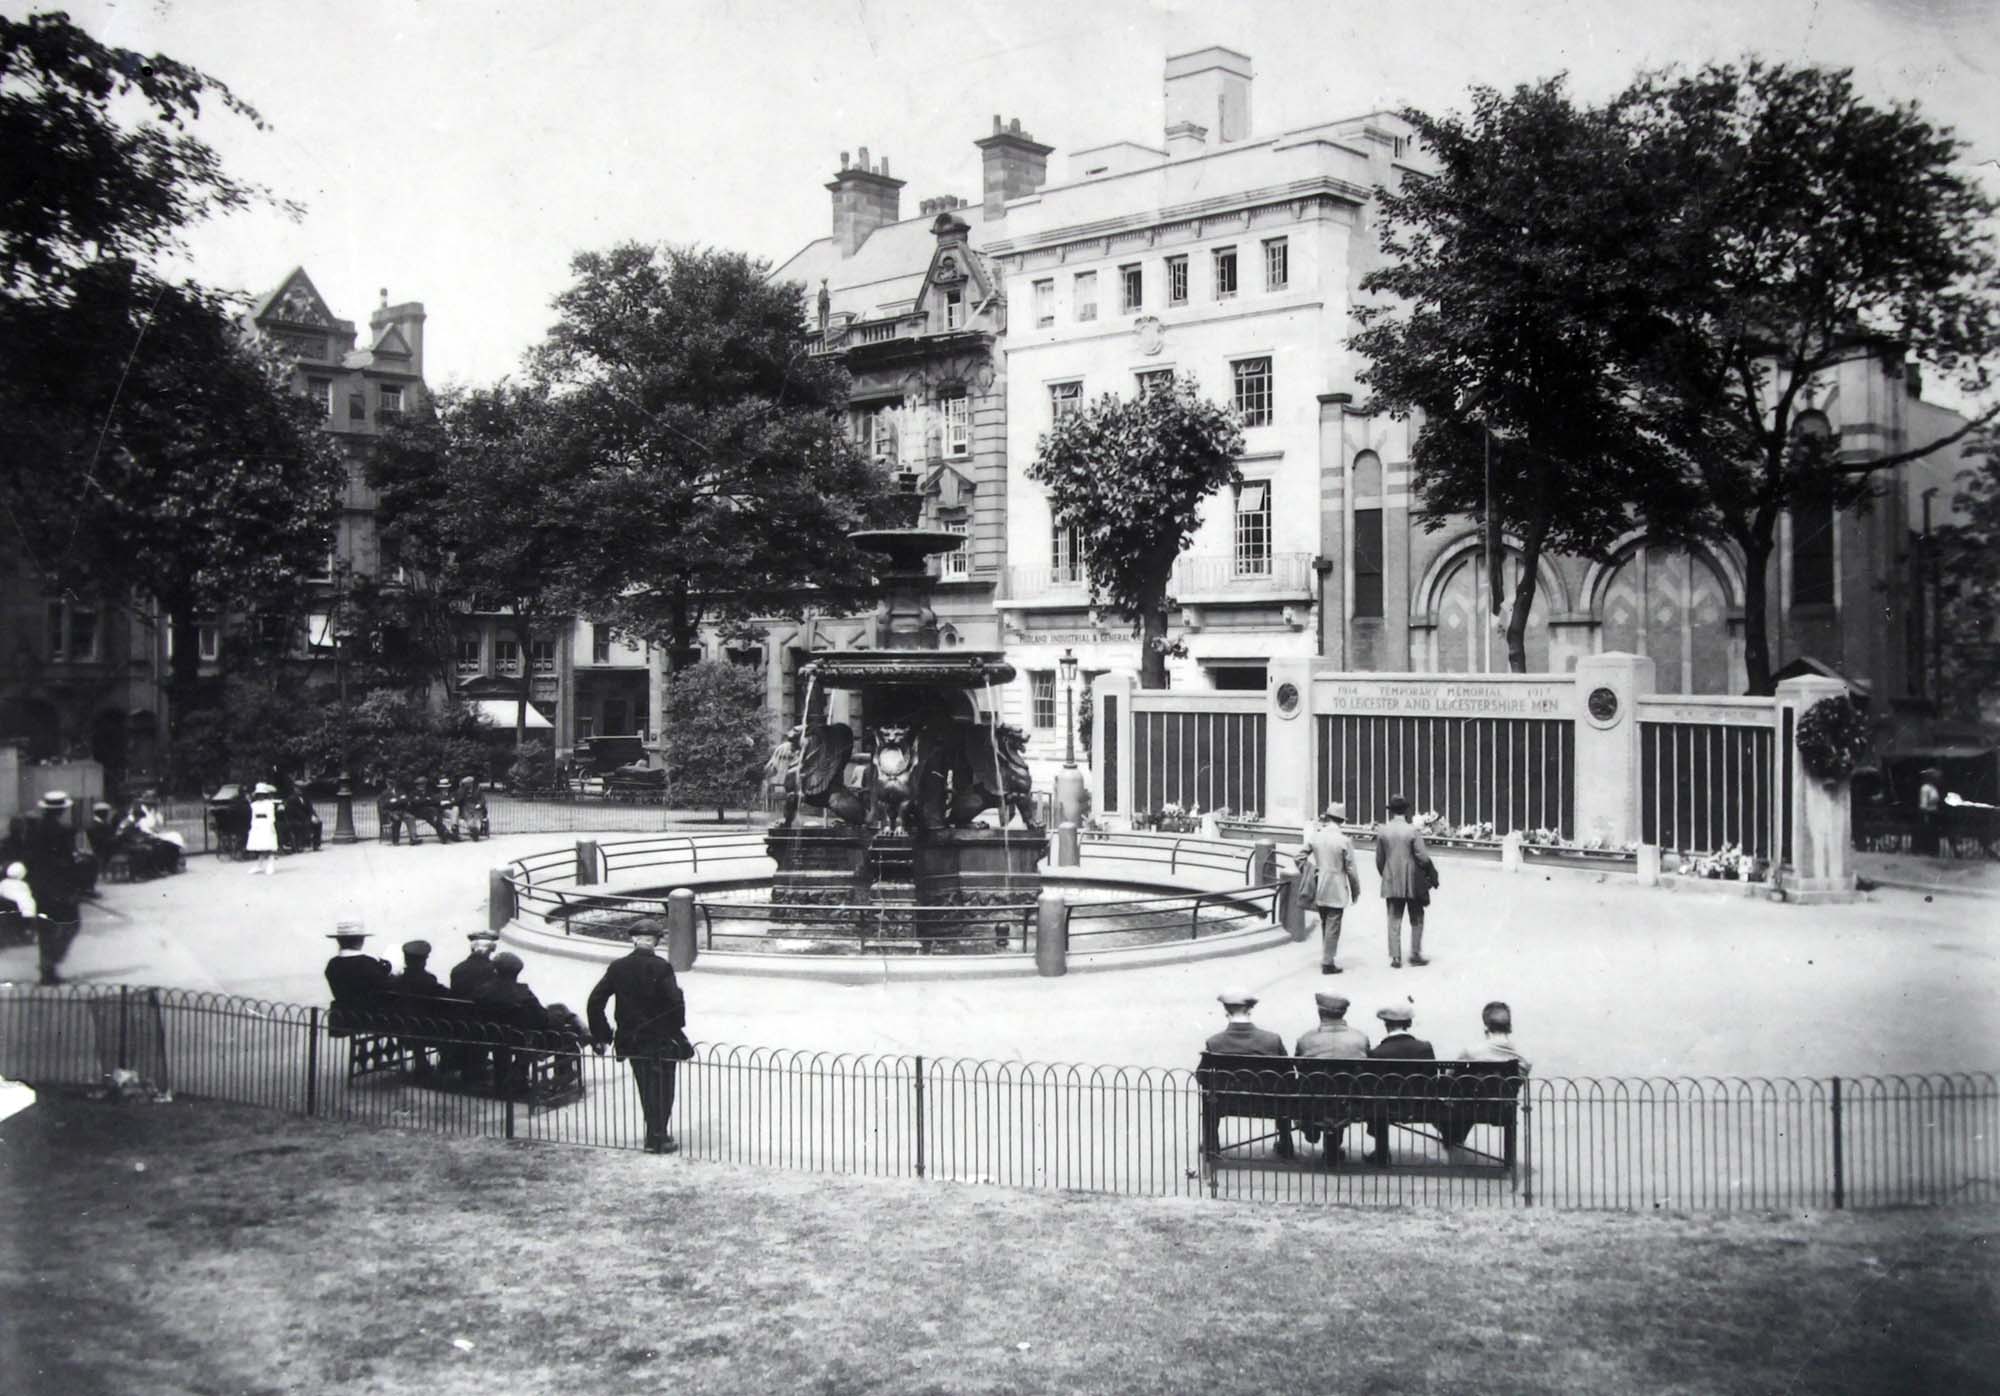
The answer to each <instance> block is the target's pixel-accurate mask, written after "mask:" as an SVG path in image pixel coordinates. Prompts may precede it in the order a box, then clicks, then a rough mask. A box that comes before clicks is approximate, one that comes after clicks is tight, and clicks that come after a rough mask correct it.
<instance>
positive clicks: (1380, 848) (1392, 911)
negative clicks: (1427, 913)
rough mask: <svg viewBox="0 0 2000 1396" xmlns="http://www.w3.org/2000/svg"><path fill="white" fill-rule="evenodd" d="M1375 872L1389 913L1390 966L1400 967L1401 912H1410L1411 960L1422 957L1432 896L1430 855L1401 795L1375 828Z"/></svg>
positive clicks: (1419, 961) (1419, 962)
mask: <svg viewBox="0 0 2000 1396" xmlns="http://www.w3.org/2000/svg"><path fill="white" fill-rule="evenodd" d="M1375 871H1376V872H1377V873H1379V874H1380V875H1381V887H1382V900H1383V903H1384V904H1385V905H1386V907H1387V909H1388V913H1389V968H1390V969H1401V968H1402V967H1403V913H1404V912H1405V911H1407V912H1408V913H1409V915H1410V963H1411V964H1413V965H1427V964H1429V963H1430V961H1429V960H1426V959H1425V958H1424V908H1425V907H1426V906H1427V905H1429V903H1430V899H1431V883H1430V876H1431V871H1432V869H1431V855H1430V850H1429V849H1428V848H1426V847H1424V834H1423V830H1421V829H1419V828H1417V826H1416V825H1414V824H1412V823H1411V822H1410V802H1409V801H1408V800H1406V799H1404V798H1403V797H1402V796H1401V795H1397V796H1394V797H1393V798H1391V799H1390V801H1389V819H1388V822H1387V823H1385V824H1381V825H1378V826H1377V827H1376V830H1375Z"/></svg>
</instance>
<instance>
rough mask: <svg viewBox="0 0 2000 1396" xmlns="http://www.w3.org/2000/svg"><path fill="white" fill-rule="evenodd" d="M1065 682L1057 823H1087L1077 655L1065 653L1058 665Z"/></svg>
mask: <svg viewBox="0 0 2000 1396" xmlns="http://www.w3.org/2000/svg"><path fill="white" fill-rule="evenodd" d="M1056 667H1057V668H1059V669H1061V670H1062V679H1063V733H1064V747H1063V752H1064V754H1063V768H1062V771H1061V772H1060V773H1059V774H1058V775H1057V776H1056V801H1055V804H1056V823H1057V824H1058V825H1061V824H1072V825H1074V824H1080V823H1081V822H1082V821H1083V799H1084V789H1083V772H1081V771H1079V770H1077V768H1076V653H1075V651H1073V650H1064V651H1063V652H1062V658H1061V659H1059V660H1057V661H1056Z"/></svg>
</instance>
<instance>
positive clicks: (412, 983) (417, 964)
mask: <svg viewBox="0 0 2000 1396" xmlns="http://www.w3.org/2000/svg"><path fill="white" fill-rule="evenodd" d="M430 958H431V943H430V942H429V941H427V940H406V941H404V942H403V970H402V973H400V974H398V975H397V976H396V982H395V985H394V988H395V990H396V992H397V993H399V994H413V995H416V996H417V997H419V998H427V999H434V998H442V997H443V996H444V985H442V984H440V983H439V982H438V977H437V976H436V975H435V974H432V973H431V972H430V967H429V966H430Z"/></svg>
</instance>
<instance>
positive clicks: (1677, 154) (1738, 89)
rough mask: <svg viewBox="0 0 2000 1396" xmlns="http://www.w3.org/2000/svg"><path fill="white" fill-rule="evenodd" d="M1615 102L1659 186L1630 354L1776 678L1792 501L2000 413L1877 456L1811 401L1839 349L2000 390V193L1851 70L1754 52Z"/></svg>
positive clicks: (1638, 87) (1626, 339)
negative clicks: (1990, 192)
mask: <svg viewBox="0 0 2000 1396" xmlns="http://www.w3.org/2000/svg"><path fill="white" fill-rule="evenodd" d="M1615 105H1616V108H1617V113H1618V117H1619V120H1620V122H1621V123H1622V124H1623V125H1624V126H1625V127H1626V129H1627V130H1628V131H1630V133H1631V136H1632V140H1631V151H1632V158H1631V160H1630V162H1629V164H1628V165H1627V166H1625V167H1623V169H1621V170H1620V171H1619V172H1617V177H1618V178H1619V180H1620V181H1621V182H1631V181H1636V182H1637V184H1638V185H1639V186H1640V187H1644V188H1646V189H1650V190H1652V191H1653V192H1654V195H1655V197H1656V198H1657V199H1658V200H1659V209H1658V214H1657V217H1656V218H1655V220H1654V223H1655V227H1656V229H1657V232H1656V235H1655V237H1654V238H1653V239H1652V253H1651V258H1652V262H1653V266H1652V271H1651V281H1652V285H1653V290H1652V294H1651V296H1650V297H1649V298H1648V303H1646V304H1643V305H1637V306H1634V307H1633V308H1632V313H1630V314H1626V315H1623V316H1621V317H1620V322H1619V325H1618V327H1617V328H1618V333H1619V335H1620V338H1621V341H1622V346H1621V349H1622V353H1623V354H1624V356H1625V357H1626V358H1627V359H1628V361H1629V362H1631V363H1632V364H1633V366H1634V370H1635V372H1636V373H1637V374H1638V376H1639V386H1640V389H1641V392H1640V398H1639V402H1640V406H1641V409H1642V411H1643V413H1644V416H1645V418H1646V425H1647V427H1648V429H1649V430H1650V431H1652V432H1653V433H1655V434H1656V435H1657V437H1658V439H1659V440H1660V441H1661V442H1663V443H1664V444H1666V445H1667V446H1669V447H1670V448H1671V449H1672V451H1673V454H1674V458H1675V461H1676V465H1677V470H1678V476H1679V479H1680V481H1681V482H1682V483H1683V484H1684V485H1685V486H1686V487H1687V488H1688V489H1689V490H1690V491H1691V492H1692V496H1693V501H1694V514H1693V519H1692V524H1691V527H1693V528H1694V529H1696V530H1697V531H1699V532H1701V533H1702V534H1704V535H1705V536H1707V537H1710V538H1714V539H1718V540H1722V541H1725V542H1727V543H1730V544H1733V545H1734V546H1735V547H1736V549H1737V550H1739V551H1740V553H1741V555H1742V557H1743V559H1744V562H1745V597H1744V603H1745V604H1744V641H1745V661H1746V665H1747V668H1748V670H1749V681H1750V687H1751V689H1752V691H1754V692H1760V693H1762V692H1769V691H1770V686H1771V657H1770V641H1769V638H1768V635H1767V609H1768V608H1767V593H1766V587H1767V579H1768V575H1769V567H1770V560H1771V555H1772V553H1773V551H1774V548H1775V544H1776V538H1777V528H1778V521H1779V518H1780V517H1781V516H1782V515H1783V513H1784V512H1785V511H1786V510H1787V509H1789V508H1791V507H1792V506H1793V505H1795V504H1799V503H1809V502H1811V503H1824V502H1830V503H1831V504H1832V505H1833V506H1834V508H1835V509H1837V510H1838V509H1847V508H1850V507H1853V506H1855V505H1856V504H1858V503H1860V502H1861V501H1862V500H1864V499H1865V498H1866V497H1867V496H1868V495H1869V493H1870V492H1871V489H1872V488H1873V477H1876V476H1879V475H1880V474H1881V473H1882V472H1885V471H1888V470H1891V469H1893V468H1894V467H1896V466H1898V465H1902V464H1904V463H1906V462H1908V461H1911V460H1915V459H1918V458H1920V457H1923V456H1927V455H1929V454H1931V453H1932V452H1934V451H1937V450H1941V449H1943V448H1945V447H1947V446H1949V445H1951V444H1953V443H1954V442H1956V441H1957V440H1959V439H1960V438H1961V437H1962V436H1964V435H1965V434H1966V431H1969V430H1971V429H1972V428H1973V427H1974V426H1977V425H1979V424H1980V423H1983V422H1985V421H1989V420H1991V419H1992V417H1993V415H1994V412H1993V411H1986V412H1983V413H1980V414H1979V415H1978V416H1977V418H1976V420H1975V421H1974V422H1973V423H1972V424H1970V425H1969V426H1968V427H1966V428H1965V429H1964V430H1960V431H1954V432H1947V433H1944V434H1942V435H1939V436H1937V437H1934V438H1932V439H1928V440H1921V441H1917V442H1913V443H1911V444H1910V446H1909V447H1908V448H1907V449H1903V450H1898V451H1892V452H1884V453H1881V454H1869V453H1867V452H1865V451H1861V450H1855V449H1851V448H1850V449H1843V448H1842V444H1841V443H1840V442H1838V441H1836V440H1834V439H1832V437H1831V435H1830V434H1829V433H1827V432H1824V431H1821V430H1815V429H1814V420H1813V418H1811V417H1810V416H1808V415H1807V414H1808V413H1809V412H1810V411H1811V410H1812V409H1813V408H1814V407H1815V406H1816V405H1819V404H1824V402H1825V401H1826V396H1827V394H1828V392H1829V391H1830V390H1831V389H1832V388H1833V387H1834V381H1835V373H1836V371H1837V370H1838V369H1839V368H1840V366H1841V365H1843V364H1846V363H1850V362H1855V361H1859V360H1865V359H1868V358H1871V357H1882V356H1888V357H1891V358H1893V359H1896V360H1900V358H1901V356H1902V354H1903V353H1904V352H1906V351H1907V353H1908V354H1909V355H1910V356H1911V357H1912V358H1913V359H1914V360H1916V361H1918V362H1920V363H1922V364H1924V365H1927V366H1928V367H1930V368H1931V369H1934V370H1936V371H1939V372H1942V373H1944V374H1947V375H1955V376H1956V377H1957V378H1958V380H1959V382H1960V384H1961V385H1962V386H1963V387H1964V389H1965V390H1966V391H1967V392H1969V393H1975V394H1976V393H1979V392H1983V391H1984V390H1985V389H1986V388H1987V387H1988V386H1989V382H1990V378H1989V365H1988V360H1989V358H1990V356H1991V354H1992V352H1993V349H1994V347H1995V344H1996V335H2000V321H1996V285H1997V284H2000V278H1996V260H1995V249H1994V240H1993V232H1992V226H1993V225H1992V221H1991V220H1992V218H1993V215H1994V212H1995V206H1994V203H1993V201H1992V200H1990V199H1988V198H1987V197H1986V196H1985V195H1984V194H1983V193H1982V192H1981V191H1980V189H1979V187H1978V185H1977V183H1976V182H1975V180H1974V178H1973V177H1972V176H1971V175H1970V174H1968V173H1966V172H1965V171H1964V170H1963V169H1961V168H1959V167H1958V166H1957V162H1958V161H1959V159H1960V156H1961V154H1962V153H1963V150H1964V146H1963V145H1962V143H1961V142H1959V141H1958V140H1957V139H1955V138H1954V137H1953V135H1952V134H1951V132H1950V131H1948V130H1943V129H1940V128H1938V127H1935V126H1933V125H1931V124H1930V123H1929V122H1928V121H1925V120H1924V119H1923V118H1922V116H1921V115H1920V113H1919V110H1918V108H1917V107H1916V105H1915V104H1913V103H1898V104H1895V105H1891V106H1888V107H1879V106H1876V105H1873V104H1871V103H1869V102H1866V101H1864V100H1862V99H1861V98H1860V97H1858V96H1857V95H1856V94H1855V91H1854V87H1853V83H1852V80H1851V78H1850V75H1849V74H1848V73H1847V72H1845V71H1833V70H1828V69H1822V68H1810V67H1806V68H1792V67H1786V66H1783V65H1767V64H1764V63H1761V62H1758V61H1755V60H1751V61H1748V62H1745V63H1743V64H1742V65H1740V66H1730V65H1722V66H1709V67H1704V68H1702V69H1700V70H1699V71H1697V72H1694V73H1692V74H1686V73H1671V72H1670V73H1660V74H1652V75H1648V76H1646V77H1643V78H1642V79H1640V81H1639V82H1638V83H1637V84H1635V85H1634V86H1633V87H1632V89H1631V90H1630V91H1628V92H1627V93H1626V94H1624V95H1623V96H1622V97H1621V98H1620V99H1619V101H1618V102H1617V103H1616V104H1615ZM1608 173H1609V172H1607V174H1608ZM1996 410H2000V409H1996ZM1854 415H1855V414H1854V412H1853V410H1852V409H1850V411H1849V418H1850V420H1852V419H1853V418H1854ZM1864 415H1865V414H1864Z"/></svg>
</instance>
